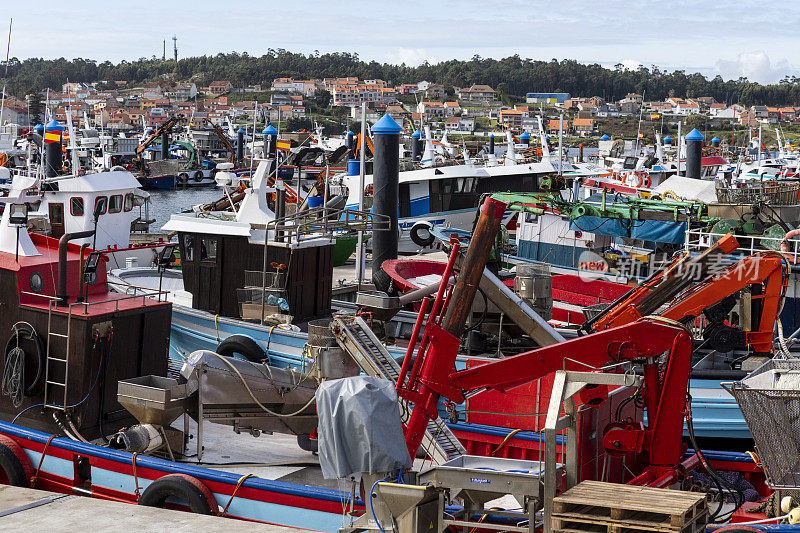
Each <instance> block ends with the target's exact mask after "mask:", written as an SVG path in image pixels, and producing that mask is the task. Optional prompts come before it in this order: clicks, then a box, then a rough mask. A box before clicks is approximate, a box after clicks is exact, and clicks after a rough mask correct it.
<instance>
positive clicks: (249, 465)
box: [173, 417, 350, 492]
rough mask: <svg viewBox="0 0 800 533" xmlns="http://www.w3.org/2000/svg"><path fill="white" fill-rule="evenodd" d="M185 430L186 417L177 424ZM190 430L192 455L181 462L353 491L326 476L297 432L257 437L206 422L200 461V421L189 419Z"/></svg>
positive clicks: (229, 427)
mask: <svg viewBox="0 0 800 533" xmlns="http://www.w3.org/2000/svg"><path fill="white" fill-rule="evenodd" d="M173 427H175V428H176V429H183V418H182V417H181V418H178V420H177V421H175V422H174V423H173ZM189 433H190V434H192V435H194V436H195V437H194V438H193V439H191V440H190V441H189V445H188V449H187V450H186V453H187V454H188V457H186V458H184V459H182V460H180V462H184V463H188V464H192V465H194V466H200V467H203V468H213V469H214V470H220V471H222V472H231V473H234V474H239V475H245V474H253V475H254V476H257V477H259V478H261V479H270V480H273V481H283V482H286V483H296V484H298V485H307V486H310V487H319V488H326V489H331V490H345V491H348V492H349V490H350V488H349V486H345V485H343V484H342V482H340V481H338V480H336V479H324V478H323V477H322V470H321V469H320V466H319V458H318V457H317V456H316V455H315V454H313V453H311V452H307V451H305V450H302V449H300V447H299V446H298V445H297V438H296V437H295V436H294V435H283V434H278V433H275V434H272V435H267V434H262V435H261V436H259V437H253V436H252V435H250V434H249V433H244V432H243V433H240V434H238V435H237V434H236V433H235V432H234V431H233V428H232V427H231V426H226V425H223V424H216V423H214V422H208V421H206V422H205V423H204V424H203V461H202V462H199V463H198V462H197V459H196V451H197V450H196V446H197V441H196V440H195V439H196V438H197V437H196V435H197V423H196V422H195V421H194V420H191V419H190V420H189Z"/></svg>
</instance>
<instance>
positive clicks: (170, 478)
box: [139, 474, 219, 515]
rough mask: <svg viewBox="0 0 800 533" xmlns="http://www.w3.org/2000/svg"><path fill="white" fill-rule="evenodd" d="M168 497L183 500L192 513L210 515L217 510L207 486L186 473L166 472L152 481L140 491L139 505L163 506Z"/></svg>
mask: <svg viewBox="0 0 800 533" xmlns="http://www.w3.org/2000/svg"><path fill="white" fill-rule="evenodd" d="M168 498H174V499H176V500H180V501H182V502H184V503H185V504H186V505H187V506H188V507H189V509H190V510H191V511H192V512H193V513H197V514H206V515H211V514H217V512H218V511H219V506H218V505H217V500H215V499H214V495H213V494H211V491H210V490H208V487H206V486H205V485H204V484H203V483H202V482H201V481H200V480H199V479H197V478H196V477H192V476H189V475H186V474H168V475H166V476H164V477H160V478H158V479H157V480H155V481H153V482H152V483H150V484H149V485H148V486H147V488H146V489H144V492H142V496H141V498H139V505H146V506H148V507H164V502H166V501H167V499H168Z"/></svg>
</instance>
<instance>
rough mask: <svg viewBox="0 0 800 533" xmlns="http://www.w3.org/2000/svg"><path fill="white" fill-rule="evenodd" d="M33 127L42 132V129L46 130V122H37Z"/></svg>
mask: <svg viewBox="0 0 800 533" xmlns="http://www.w3.org/2000/svg"><path fill="white" fill-rule="evenodd" d="M33 129H34V130H35V131H39V132H42V131H44V124H37V125H35V126H34V127H33Z"/></svg>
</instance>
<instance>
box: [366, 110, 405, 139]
mask: <svg viewBox="0 0 800 533" xmlns="http://www.w3.org/2000/svg"><path fill="white" fill-rule="evenodd" d="M401 131H403V128H401V127H400V125H399V124H398V123H397V122H395V120H394V119H393V118H392V117H390V116H389V114H388V113H387V114H386V115H383V117H381V119H380V120H379V121H378V122H376V123H375V125H374V126H372V133H374V134H376V135H397V134H398V133H400V132H401Z"/></svg>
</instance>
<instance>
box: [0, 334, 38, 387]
mask: <svg viewBox="0 0 800 533" xmlns="http://www.w3.org/2000/svg"><path fill="white" fill-rule="evenodd" d="M13 329H14V333H12V334H11V337H9V338H8V342H6V351H5V352H4V353H5V357H8V354H9V353H10V352H11V350H13V349H14V348H16V347H17V346H20V343H21V341H22V340H23V339H27V340H29V341H30V342H32V343H33V348H34V349H35V351H36V353H35V354H34V360H35V361H36V377H35V378H34V379H33V381H31V384H30V385H28V386H27V387H25V396H29V397H30V396H34V395H36V394H37V393H38V392H39V387H40V386H41V385H42V382H43V381H44V369H45V365H46V364H47V363H46V361H45V357H46V355H47V353H46V350H45V349H44V344H43V343H42V339H41V338H40V337H39V335H38V334H37V333H36V331H34V329H33V328H32V327H31V325H30V324H27V323H25V322H20V323H17V324H14V328H13ZM23 353H24V354H25V356H26V357H27V355H28V352H25V350H23Z"/></svg>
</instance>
